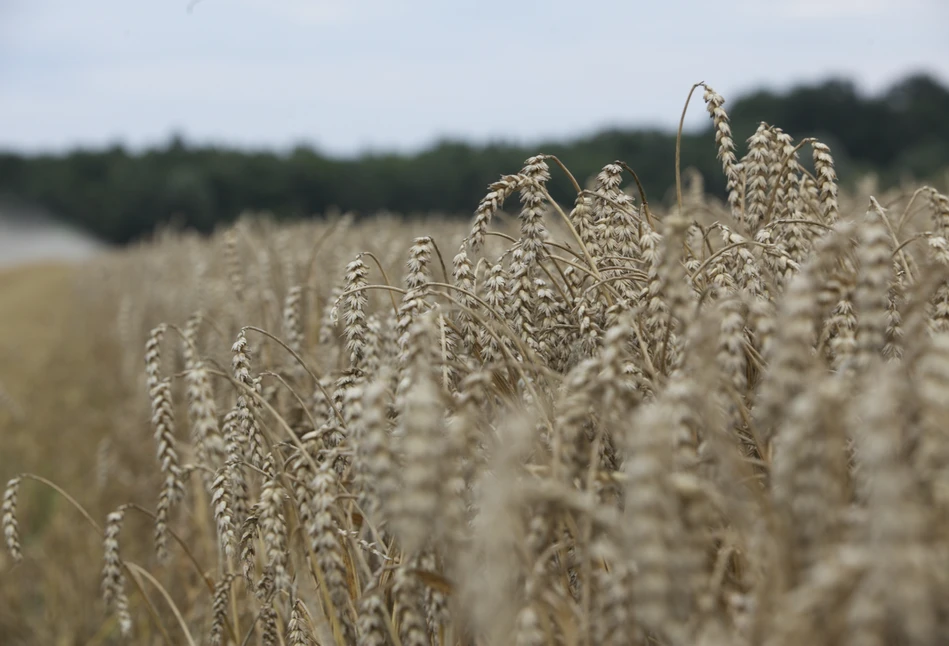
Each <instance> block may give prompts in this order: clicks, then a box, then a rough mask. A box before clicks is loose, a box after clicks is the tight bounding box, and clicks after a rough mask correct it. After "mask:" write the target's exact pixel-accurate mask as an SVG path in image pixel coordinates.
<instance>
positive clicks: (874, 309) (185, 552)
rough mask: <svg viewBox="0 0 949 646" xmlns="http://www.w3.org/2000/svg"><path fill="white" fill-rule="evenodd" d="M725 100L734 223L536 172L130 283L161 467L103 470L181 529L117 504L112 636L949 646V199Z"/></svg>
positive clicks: (706, 205) (720, 132) (111, 528)
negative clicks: (144, 540) (862, 180)
mask: <svg viewBox="0 0 949 646" xmlns="http://www.w3.org/2000/svg"><path fill="white" fill-rule="evenodd" d="M700 87H701V88H702V90H703V91H704V100H705V104H706V107H707V110H708V113H709V115H710V117H711V119H712V121H713V123H714V129H715V133H716V134H715V141H716V144H717V146H718V151H719V158H720V160H721V163H722V168H723V171H724V174H725V177H726V179H727V190H728V199H727V202H720V201H718V200H715V199H713V198H709V197H706V196H705V195H704V194H703V188H702V185H701V179H700V178H699V177H697V176H695V175H694V174H691V175H688V174H687V177H686V178H685V181H682V180H681V179H680V178H677V187H678V190H677V194H676V196H675V199H674V200H671V199H670V205H669V206H668V208H665V209H659V208H655V209H653V208H650V205H649V204H648V201H647V198H646V196H645V195H644V194H643V191H642V187H639V186H637V185H638V180H636V179H635V174H634V173H633V172H632V170H631V169H629V168H627V167H626V166H625V165H624V164H622V163H620V162H616V163H610V164H607V165H606V166H605V167H604V168H603V170H602V172H601V173H600V174H599V175H598V176H597V177H596V178H595V179H594V180H591V182H590V183H589V184H588V185H587V188H582V187H581V185H580V184H579V183H577V182H576V181H575V180H574V179H573V177H572V176H570V173H569V171H568V170H567V169H566V167H564V166H563V165H562V164H561V162H560V160H558V159H556V158H554V157H551V156H547V155H538V156H536V157H532V158H530V159H528V160H527V161H526V163H525V164H524V167H523V168H522V169H521V170H520V171H518V172H517V173H515V174H512V175H505V176H503V177H501V178H500V179H499V180H498V181H497V182H496V183H495V184H493V185H491V187H490V188H489V192H488V194H487V195H486V196H485V198H484V199H483V200H482V202H481V203H480V205H478V207H477V211H476V213H475V217H474V222H473V225H472V226H471V227H470V229H468V230H462V228H461V227H458V226H456V225H455V224H453V223H452V222H448V221H439V220H436V219H428V220H405V219H400V218H397V217H394V216H386V215H381V216H379V217H376V218H372V219H368V220H365V221H354V220H353V219H352V218H350V217H345V216H344V217H336V218H330V219H327V220H324V221H321V222H309V223H297V224H295V225H279V226H278V225H276V224H274V223H273V222H271V221H269V220H267V219H242V220H240V221H239V222H238V223H237V224H236V225H234V226H233V227H231V228H229V229H228V230H226V231H222V232H221V233H220V235H216V236H214V237H213V238H211V239H209V240H208V239H199V238H198V237H197V236H192V235H186V234H175V235H172V234H168V235H166V236H164V237H163V238H161V239H160V240H158V241H157V242H155V243H153V244H150V245H146V246H144V247H142V248H138V249H135V250H130V251H128V252H125V253H122V254H116V255H113V256H110V257H107V258H104V259H101V260H99V261H98V262H99V265H100V269H101V270H102V272H103V276H106V277H111V283H109V282H108V281H107V282H106V284H116V285H120V286H121V287H122V289H123V290H124V291H123V292H122V293H120V294H119V298H117V300H116V303H117V307H116V326H115V335H116V338H117V339H119V340H120V341H121V342H122V343H123V344H124V345H125V348H126V352H127V356H128V357H129V360H128V361H127V363H128V365H127V366H125V371H126V372H125V374H126V375H127V379H128V381H129V382H130V383H136V376H137V375H141V373H142V371H141V369H140V368H141V350H140V348H141V347H142V342H143V341H144V346H145V371H144V375H143V376H144V384H142V386H141V390H140V391H139V395H138V396H139V398H140V399H141V401H142V402H143V403H144V402H145V401H146V400H145V398H144V397H143V396H142V393H144V392H147V394H148V401H150V404H151V418H150V419H151V429H152V435H153V437H154V449H149V452H151V453H153V454H154V452H155V451H157V458H158V461H157V467H153V468H152V469H150V472H151V473H150V474H149V475H148V476H144V475H142V474H141V473H138V474H129V473H125V474H124V475H123V474H122V469H123V466H122V464H121V461H118V463H116V461H112V463H109V461H108V460H106V461H104V466H103V469H106V470H107V472H106V474H105V475H104V476H103V477H105V478H116V479H121V478H123V477H125V478H128V477H138V478H142V477H148V478H153V479H152V480H150V481H151V482H155V483H158V485H159V495H158V499H157V505H156V506H155V508H154V510H152V509H150V508H148V507H147V506H144V505H139V504H131V503H130V504H126V505H122V506H120V507H119V508H117V509H115V510H114V511H113V512H112V513H110V514H108V516H107V517H106V518H105V519H104V522H103V523H101V524H100V522H99V521H97V520H96V519H94V518H92V517H91V516H89V514H86V520H87V521H89V524H90V525H91V526H92V527H94V528H95V529H96V530H97V531H99V532H100V533H101V535H102V537H103V541H104V558H103V561H102V578H101V593H102V597H103V599H104V602H105V604H106V606H107V608H108V610H109V613H110V615H109V616H111V617H113V618H114V619H115V623H114V624H113V630H114V632H115V634H116V635H118V633H119V632H121V633H122V634H124V635H125V636H126V637H128V638H129V639H131V640H133V641H136V643H152V642H153V641H159V642H160V641H161V640H164V641H165V642H167V643H169V644H198V643H207V644H235V645H241V644H248V643H255V642H256V643H260V644H265V645H271V644H287V645H290V646H301V645H304V644H311V645H315V644H338V645H344V644H365V645H367V646H368V645H383V644H391V645H393V646H398V645H401V646H430V645H439V646H440V645H455V644H507V643H510V644H518V645H524V646H527V645H533V644H564V645H573V644H604V645H607V644H616V645H620V644H668V645H692V644H707V645H710V646H711V645H719V644H721V645H725V644H728V645H731V644H749V645H751V644H769V645H770V644H773V645H774V646H783V645H791V644H801V643H808V644H812V645H815V646H817V645H820V644H828V645H831V644H848V645H849V644H852V645H855V646H856V645H861V646H871V645H873V646H876V645H880V646H883V645H888V644H894V645H895V644H901V645H907V646H909V645H923V644H932V645H936V644H945V643H947V642H949V426H947V423H949V198H947V197H946V196H945V195H943V194H940V193H939V192H938V191H936V190H934V189H932V188H929V187H922V188H919V189H918V190H906V189H902V190H890V191H887V192H883V193H880V194H879V195H878V198H877V199H872V198H871V199H870V200H869V205H868V204H867V203H866V202H865V201H863V200H860V201H858V200H857V199H855V198H851V197H848V196H846V195H843V194H841V195H839V196H838V187H837V182H836V176H835V171H834V162H833V159H832V157H831V154H830V150H829V149H828V147H827V146H825V145H823V144H821V143H820V142H818V141H815V140H804V141H801V142H795V141H794V140H792V138H791V137H790V136H789V135H788V134H786V133H784V132H783V131H782V130H781V129H779V128H777V127H773V126H770V125H767V124H764V123H762V124H761V126H760V127H759V128H758V129H757V131H756V132H755V133H754V135H753V136H752V137H750V139H749V140H748V146H747V152H746V153H745V154H744V155H743V156H740V157H739V155H738V154H737V153H736V146H735V143H734V141H733V139H732V136H731V130H730V126H729V121H728V117H727V114H726V112H725V110H724V109H723V103H724V101H723V99H722V98H721V96H719V95H718V94H716V93H715V92H714V91H713V90H712V89H711V88H709V87H707V86H704V85H700ZM693 89H695V88H693ZM690 96H691V95H690ZM803 152H810V153H812V163H808V162H804V161H801V159H800V158H799V156H803ZM811 169H812V170H811ZM551 171H554V172H555V173H563V175H564V176H565V177H567V178H569V180H570V181H571V182H573V184H574V186H575V188H576V200H575V202H574V204H573V205H572V207H564V206H561V205H559V204H558V203H556V202H555V201H554V200H553V199H552V198H551V197H550V194H549V192H548V188H547V185H548V182H549V180H550V179H551ZM677 174H678V169H677ZM633 180H635V181H633ZM624 184H627V185H629V186H631V187H633V188H632V190H629V189H628V188H627V187H624ZM515 196H516V197H519V201H520V208H519V211H516V212H512V215H511V216H507V215H505V214H504V212H503V206H504V204H505V202H506V201H508V200H509V198H512V197H515ZM510 201H513V200H510ZM514 213H516V217H515V216H514ZM417 229H426V230H427V231H428V232H429V233H430V234H431V235H427V236H422V237H416V235H415V234H416V233H418V232H419V231H416V230H417ZM466 229H467V228H466ZM449 245H450V246H449ZM370 248H371V249H372V251H370V250H368V249H370ZM449 249H450V250H451V251H452V252H454V253H453V254H452V255H447V254H444V253H443V252H442V250H446V251H447V250H449ZM406 250H407V252H408V253H407V260H406V258H405V252H406ZM340 267H345V269H344V270H343V271H342V272H341V273H340V272H339V268H340ZM398 267H404V276H391V274H392V272H393V268H398ZM386 268H389V271H388V273H387V270H386ZM396 271H398V269H396ZM117 276H118V277H121V279H116V277H117ZM391 278H396V280H395V281H394V280H391ZM398 278H401V280H398ZM103 289H104V288H103ZM178 317H180V318H178ZM159 321H166V323H161V324H159V325H157V327H154V326H155V324H156V323H158V322H159ZM172 321H178V323H179V324H174V323H172ZM250 323H255V325H250ZM149 329H151V331H150V333H148V330H149ZM175 348H177V349H178V350H177V351H176V350H175ZM141 419H142V424H139V425H136V424H131V425H129V429H128V430H127V431H126V432H127V433H128V434H130V435H131V436H132V437H131V439H130V440H128V441H129V442H131V443H132V444H133V445H137V444H141V442H142V440H137V439H136V438H145V437H146V435H145V431H144V430H143V428H142V427H143V426H144V423H145V420H147V419H148V416H147V414H143V415H142V418H141ZM182 422H184V423H182ZM108 470H111V471H108ZM28 480H40V481H41V482H43V483H46V484H51V485H53V486H55V485H54V483H49V482H48V481H46V480H45V479H42V478H39V477H37V476H33V475H30V474H23V475H21V476H18V477H15V478H13V479H12V480H10V482H9V483H8V484H7V487H6V492H5V495H4V498H3V507H2V526H3V534H4V537H5V542H6V546H7V548H8V549H9V551H10V553H11V555H12V557H13V559H14V560H19V559H22V558H23V554H22V550H21V544H20V538H19V537H20V528H19V526H18V520H17V497H18V492H19V490H20V488H21V485H23V484H24V483H25V482H26V481H28ZM62 493H64V495H66V494H65V492H62ZM77 507H79V508H80V511H81V512H82V513H85V511H84V509H82V507H81V506H79V505H78V503H77ZM131 515H134V516H136V517H138V518H139V521H137V522H140V521H141V518H143V517H144V518H148V519H150V520H149V521H148V522H149V526H150V527H153V528H154V543H155V548H156V549H155V550H154V551H151V550H148V551H145V550H138V553H140V554H141V555H142V556H141V559H138V562H135V561H133V560H132V559H130V558H125V557H123V553H128V551H129V550H130V549H131V547H132V546H130V545H128V543H127V542H126V541H124V540H123V524H126V523H127V519H128V517H130V516H131ZM150 532H151V530H149V533H150ZM146 566H147V567H146ZM10 576H16V570H13V571H12V574H11V575H10Z"/></svg>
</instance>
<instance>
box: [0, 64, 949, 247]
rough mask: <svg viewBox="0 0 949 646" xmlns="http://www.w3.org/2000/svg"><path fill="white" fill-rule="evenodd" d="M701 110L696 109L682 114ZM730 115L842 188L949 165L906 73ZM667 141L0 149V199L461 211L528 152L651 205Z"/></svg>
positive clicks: (711, 154)
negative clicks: (609, 179)
mask: <svg viewBox="0 0 949 646" xmlns="http://www.w3.org/2000/svg"><path fill="white" fill-rule="evenodd" d="M702 108H703V106H702V105H701V102H700V101H698V102H695V104H694V105H693V106H692V107H691V110H701V109H702ZM726 109H727V110H728V112H729V115H730V116H731V119H732V127H733V132H734V134H735V137H736V140H737V141H739V142H742V141H744V140H745V139H746V138H747V137H748V136H750V135H751V133H752V132H754V129H755V128H756V127H757V125H758V123H759V122H760V121H766V122H768V123H770V124H777V125H780V126H781V127H782V128H783V129H784V130H785V131H786V132H788V133H789V134H790V135H792V136H793V137H794V138H795V139H796V140H799V139H801V138H803V137H807V136H816V137H819V138H820V139H821V140H822V141H824V142H826V143H827V144H828V145H830V146H831V150H832V152H833V155H834V158H835V160H836V162H837V170H838V175H839V176H840V178H841V180H842V182H843V183H844V184H847V183H848V182H849V181H853V180H855V179H856V178H858V177H861V176H864V175H866V174H868V173H874V174H876V175H877V176H878V177H879V180H880V182H881V184H882V185H883V186H888V185H893V184H895V183H898V182H900V181H902V180H903V179H913V180H918V181H924V182H934V181H941V179H942V174H943V173H944V172H945V170H946V169H947V168H949V89H947V88H946V87H943V86H942V85H941V84H940V83H939V82H938V81H936V80H935V79H933V78H931V77H929V76H925V75H916V76H911V77H908V78H906V79H904V80H902V81H901V82H899V83H897V84H896V85H894V86H892V87H890V88H889V89H888V90H886V91H885V92H883V93H882V94H880V95H877V96H864V95H862V94H861V93H860V92H858V90H857V88H856V86H855V85H854V84H853V83H851V82H848V81H845V80H830V81H826V82H823V83H821V84H817V85H810V86H799V87H796V88H793V89H791V90H789V91H787V92H783V93H774V92H769V91H760V92H755V93H752V94H750V95H746V96H744V97H741V98H738V99H737V100H735V101H729V103H728V104H726ZM831 133H833V134H831ZM674 144H675V133H673V132H665V131H659V130H609V131H604V132H600V133H598V134H596V135H593V136H590V137H585V138H579V139H575V140H573V141H566V142H538V143H537V144H535V145H531V146H529V147H525V146H514V145H506V144H486V145H473V144H467V143H462V142H456V141H443V142H441V143H438V144H437V145H435V146H433V147H431V148H429V149H427V150H424V151H422V152H419V153H416V154H407V155H396V154H366V155H364V156H361V157H358V158H354V159H334V158H331V157H328V156H325V155H322V154H320V152H318V151H317V150H314V149H312V148H309V147H303V146H301V147H297V148H295V149H294V150H292V151H289V152H285V153H275V152H266V151H248V150H237V149H228V148H223V147H210V146H194V145H190V144H189V143H188V142H186V141H184V140H183V139H182V138H181V137H177V136H176V137H172V138H171V140H170V141H169V142H168V143H167V144H166V145H164V146H163V147H161V148H157V149H152V150H147V151H142V152H131V151H129V150H126V149H125V148H123V147H122V146H113V147H110V148H107V149H100V150H75V151H72V152H69V153H65V154H59V155H46V154H43V155H24V154H19V153H16V152H9V151H7V152H0V198H3V199H5V200H12V201H14V202H20V203H24V204H27V205H30V206H38V207H42V208H44V209H47V210H49V211H50V212H52V213H54V214H56V215H57V216H58V217H60V218H62V219H63V220H65V221H67V222H69V223H71V224H74V225H76V226H78V227H80V228H82V229H84V230H86V231H88V232H89V233H92V234H93V235H95V236H97V237H99V238H101V239H102V240H105V241H109V242H113V243H125V242H129V241H133V240H136V239H139V238H142V237H144V236H147V235H148V234H150V233H152V232H153V231H154V230H155V229H156V228H157V227H162V226H169V225H171V226H176V227H187V228H193V229H197V230H199V231H202V232H210V231H211V230H213V229H214V227H215V226H216V225H217V224H219V223H226V222H229V221H232V220H233V219H235V218H236V217H237V216H238V215H239V214H240V213H241V211H243V210H246V209H251V210H257V211H265V212H270V213H272V214H273V216H274V217H276V218H284V217H306V216H311V215H313V214H319V213H325V212H326V211H328V210H332V209H342V210H347V211H355V212H357V213H364V214H368V213H372V212H376V211H379V210H382V209H387V210H391V211H397V212H401V213H406V214H412V213H419V212H442V213H445V214H450V215H459V216H465V217H467V216H468V215H469V214H470V213H471V212H472V211H473V210H474V208H475V207H476V206H477V204H478V201H479V200H480V199H481V197H482V196H483V195H484V193H485V189H486V187H487V185H488V184H489V183H491V182H493V181H495V180H496V179H497V178H498V177H499V175H501V174H505V173H513V172H516V171H517V170H518V169H519V168H520V166H521V163H522V162H523V160H524V159H525V158H526V157H528V156H530V155H532V154H535V153H537V152H545V153H551V154H554V155H557V156H558V157H560V158H561V160H563V161H564V163H566V165H567V166H568V167H569V168H570V169H571V171H572V172H573V173H574V174H575V175H576V176H577V178H578V179H580V180H581V181H583V180H584V179H585V178H588V177H591V176H593V175H595V174H596V173H597V172H598V170H599V169H600V168H601V167H602V166H603V165H604V164H605V163H608V162H610V161H613V160H617V159H618V160H623V161H626V162H627V163H629V165H630V166H631V167H632V168H633V169H634V170H636V172H637V174H638V175H639V177H640V179H641V180H642V182H643V184H644V186H645V188H646V190H647V192H648V197H649V199H650V200H652V201H657V200H662V199H666V198H667V197H668V194H669V191H670V189H671V188H672V187H673V185H674V160H675V145H674ZM740 149H741V150H743V149H744V148H743V146H742V147H741V148H740ZM715 154H716V147H715V145H714V137H713V135H712V132H711V129H710V127H709V128H707V129H705V130H703V131H701V132H689V133H687V134H686V135H685V136H684V138H683V142H682V160H683V166H691V167H694V168H696V169H697V170H698V171H699V172H701V174H702V175H703V176H704V178H705V180H706V189H707V190H708V191H709V192H711V193H715V194H719V195H721V194H722V193H723V191H724V178H723V177H722V174H721V170H720V165H719V163H718V162H717V160H716V159H715ZM803 157H804V158H807V157H809V155H808V154H807V153H806V151H805V154H804V155H803ZM552 192H553V193H554V197H555V198H558V199H562V200H565V201H568V202H569V201H572V199H573V195H572V191H571V190H570V186H569V184H568V183H567V181H566V179H564V178H563V177H556V178H555V181H554V183H553V184H552Z"/></svg>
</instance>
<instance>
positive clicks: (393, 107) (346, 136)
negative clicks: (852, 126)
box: [0, 0, 949, 155]
mask: <svg viewBox="0 0 949 646" xmlns="http://www.w3.org/2000/svg"><path fill="white" fill-rule="evenodd" d="M189 4H190V3H189V0H85V1H77V0H0V149H11V148H13V149H18V150H27V151H38V150H61V149H63V148H68V147H73V146H76V145H91V146H102V145H106V144H109V143H112V142H119V141H121V142H123V143H125V144H127V145H132V146H135V147H138V146H143V145H151V144H156V143H162V142H164V141H166V140H167V138H168V136H169V134H170V133H172V132H180V133H182V134H183V135H185V137H186V138H187V139H189V140H192V141H198V142H215V143H226V144H231V145H240V146H254V147H267V148H285V147H288V146H292V145H294V144H296V143H308V144H311V145H315V146H317V147H318V148H320V149H321V150H323V151H325V152H328V153H333V154H345V155H350V154H354V153H357V152H360V151H364V150H369V149H371V150H414V149H418V148H420V147H423V146H425V145H428V144H430V143H432V142H433V141H435V140H437V139H439V138H442V137H452V138H461V139H465V140H469V141H485V140H508V141H521V142H533V141H538V140H540V139H546V138H567V137H571V136H576V135H581V134H585V133H589V132H593V131H595V130H597V129H598V128H601V127H603V126H608V125H619V126H636V125H658V126H668V127H673V126H674V125H675V123H676V122H677V121H678V117H679V113H680V111H681V109H682V104H683V102H684V100H685V96H686V94H687V93H688V90H689V88H690V87H691V85H692V83H694V82H696V81H702V80H704V81H706V82H708V83H709V84H711V85H712V86H714V87H715V89H716V90H718V91H719V92H720V93H721V94H723V95H724V96H725V98H726V100H727V99H728V98H729V97H733V98H734V97H737V96H738V95H739V94H740V93H742V92H743V91H746V90H749V89H752V88H757V87H759V86H767V87H771V88H775V89H780V88H784V87H787V86H789V85H792V84H794V83H798V82H802V81H815V80H820V79H824V78H827V77H829V76H832V75H845V76H847V77H850V78H852V79H854V80H855V81H856V82H857V83H858V85H859V86H860V87H861V88H862V89H865V90H866V91H877V90H880V89H882V88H884V87H886V86H887V85H888V84H890V83H891V82H892V81H894V80H896V79H898V78H900V77H901V76H902V75H904V74H906V73H909V72H913V71H926V72H929V73H932V74H935V75H936V76H937V77H938V78H940V79H941V80H942V81H943V82H944V83H949V0H714V1H706V0H695V1H686V0H654V1H649V2H632V1H630V0H626V1H621V0H617V1H612V0H597V1H595V2H579V1H576V0H570V1H563V0H545V1H532V2H525V1H520V2H519V1H514V0H512V1H507V2H502V1H500V0H391V1H388V2H387V1H383V0H332V1H330V0H202V1H201V2H199V3H197V4H196V5H194V6H192V7H189ZM701 107H702V106H701V103H700V102H696V103H695V104H694V106H693V108H692V110H691V111H690V112H691V113H693V114H692V116H694V117H695V119H701V118H702V115H703V113H702V111H701ZM726 108H727V104H726ZM692 123H697V121H695V120H693V121H692Z"/></svg>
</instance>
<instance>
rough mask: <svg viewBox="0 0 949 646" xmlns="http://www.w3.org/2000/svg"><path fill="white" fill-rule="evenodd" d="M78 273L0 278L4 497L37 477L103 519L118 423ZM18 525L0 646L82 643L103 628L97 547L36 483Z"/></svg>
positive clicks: (4, 585)
mask: <svg viewBox="0 0 949 646" xmlns="http://www.w3.org/2000/svg"><path fill="white" fill-rule="evenodd" d="M81 271H82V270H81V266H80V265H70V264H65V263H63V264H52V263H50V264H33V265H24V266H18V267H15V268H11V269H3V270H0V387H2V388H3V390H4V392H5V393H6V395H7V399H8V401H7V402H0V487H3V486H4V485H5V483H6V481H7V479H8V478H11V477H12V476H14V475H16V474H17V473H21V472H31V473H36V474H38V475H41V476H44V477H46V478H49V479H50V480H53V481H55V482H56V483H58V484H60V485H61V486H63V488H64V489H66V490H67V491H69V492H70V493H71V494H73V495H74V496H75V497H76V498H77V499H78V500H79V501H80V503H81V504H83V505H85V506H87V508H88V509H89V511H90V513H91V514H92V515H93V517H95V518H98V519H100V521H101V519H102V518H103V517H104V513H105V509H104V505H106V504H112V503H111V501H104V500H102V499H101V498H102V490H101V489H100V488H99V487H97V484H96V479H95V472H96V468H95V466H96V453H97V450H98V447H99V442H100V440H101V439H102V438H103V437H106V436H107V435H108V434H109V433H111V432H112V429H114V426H115V424H116V422H115V419H116V416H115V412H114V410H115V407H114V405H110V398H114V397H116V385H117V383H118V380H117V379H116V378H115V375H114V374H110V369H109V366H110V365H111V363H112V362H111V358H110V357H109V356H108V354H107V353H106V354H105V356H103V349H104V347H107V346H103V343H102V337H103V335H102V334H97V333H95V332H94V328H92V325H94V324H97V323H96V321H97V320H98V321H101V316H96V313H95V311H94V310H93V309H92V304H90V303H88V302H84V300H85V297H84V295H85V294H87V293H88V292H87V291H86V290H83V289H82V285H83V284H86V285H87V286H88V281H89V277H90V275H89V274H88V273H85V274H83V273H80V272H81ZM84 281H86V282H85V283H84ZM100 314H101V313H100ZM5 404H6V405H5ZM17 515H18V517H19V524H20V532H21V535H22V542H23V546H24V553H25V555H26V558H25V560H24V562H23V563H21V564H20V565H19V566H17V567H15V568H14V567H13V564H12V562H11V561H10V559H9V557H8V556H7V554H6V550H4V549H0V643H2V644H29V643H50V644H72V643H85V641H82V640H88V639H89V638H90V637H91V636H92V635H93V634H94V633H95V632H96V631H97V626H98V625H100V624H101V623H102V616H101V615H100V614H99V613H96V612H94V608H95V605H94V602H95V591H96V587H97V579H96V574H95V571H96V569H97V568H98V564H99V562H100V561H99V559H100V555H99V551H100V550H101V538H100V537H99V536H98V535H97V534H96V533H95V531H94V530H92V529H91V528H90V527H89V526H88V524H87V523H85V522H84V521H83V520H82V519H81V516H79V514H78V513H76V512H75V511H74V510H72V509H70V506H69V505H68V504H67V503H66V502H65V501H64V500H63V499H62V498H61V497H60V496H58V495H56V494H54V493H53V492H52V491H51V490H49V489H47V488H45V487H43V486H41V485H39V484H37V483H35V482H24V483H23V484H22V485H21V489H20V500H19V510H18V514H17ZM90 594H91V595H92V596H90ZM86 616H88V617H89V619H88V621H77V617H86ZM84 624H87V625H84ZM38 626H45V628H44V632H42V633H38V632H37V631H36V628H37V627H38ZM40 634H42V637H41V641H36V638H37V636H38V635H40ZM77 640H78V641H77Z"/></svg>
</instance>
